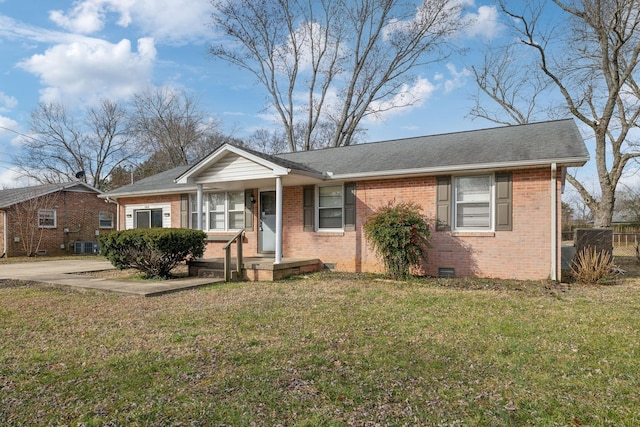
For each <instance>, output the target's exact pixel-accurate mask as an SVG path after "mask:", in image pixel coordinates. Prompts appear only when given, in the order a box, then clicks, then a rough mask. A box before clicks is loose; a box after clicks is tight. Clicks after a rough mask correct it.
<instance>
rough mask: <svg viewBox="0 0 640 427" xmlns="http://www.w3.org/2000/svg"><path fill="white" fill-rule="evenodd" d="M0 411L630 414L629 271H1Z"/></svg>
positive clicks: (17, 421) (409, 416) (633, 364)
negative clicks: (542, 275) (165, 286)
mask: <svg viewBox="0 0 640 427" xmlns="http://www.w3.org/2000/svg"><path fill="white" fill-rule="evenodd" d="M0 301H2V304H1V305H0V330H2V339H1V340H0V420H2V422H3V425H7V426H21V425H87V426H88V425H141V426H142V425H145V426H146V425H234V426H235V425H238V426H244V425H246V426H249V425H258V426H269V425H286V426H294V425H296V426H329V425H333V426H337V425H340V426H343V425H345V426H346V425H390V426H400V425H447V426H449V425H491V426H511V425H517V426H520V425H538V426H579V425H592V426H602V425H615V426H625V425H626V426H632V425H640V412H639V411H638V408H640V394H638V389H639V388H640V380H639V379H640V364H639V363H638V360H639V359H640V316H638V301H640V282H639V281H638V280H637V279H635V280H634V279H628V278H625V279H624V280H623V281H622V282H621V284H619V285H613V286H597V285H595V286H580V285H573V286H572V287H569V286H567V285H556V284H553V283H546V282H516V281H495V280H489V279H483V280H474V279H446V280H445V279H421V280H416V281H412V282H406V283H403V282H392V281H381V280H376V278H375V277H371V276H353V275H335V274H333V275H324V274H320V275H313V276H310V277H308V278H307V279H299V280H290V281H282V282H275V283H260V284H255V283H236V284H225V285H218V286H212V287H210V288H205V289H201V290H194V291H187V292H181V293H175V294H168V295H165V296H162V297H156V298H132V297H129V296H122V295H115V294H103V293H97V292H95V293H93V292H90V293H81V292H75V291H70V290H63V289H56V288H50V287H49V288H47V287H44V286H35V285H26V284H20V283H4V284H0Z"/></svg>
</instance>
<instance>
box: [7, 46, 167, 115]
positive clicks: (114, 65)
mask: <svg viewBox="0 0 640 427" xmlns="http://www.w3.org/2000/svg"><path fill="white" fill-rule="evenodd" d="M155 59H156V49H155V45H154V41H153V39H149V38H142V39H139V40H138V51H137V53H136V52H133V51H132V50H131V42H130V41H129V40H126V39H123V40H121V41H120V42H119V43H117V44H112V43H108V42H105V41H102V40H97V39H86V40H85V41H83V42H74V43H70V44H58V45H55V46H53V47H51V48H50V49H47V51H46V52H45V53H43V54H38V55H33V56H32V57H31V58H29V59H26V60H24V61H22V62H20V63H19V64H18V65H19V66H20V67H21V68H23V69H25V70H27V71H28V72H30V73H33V74H36V75H38V76H39V77H40V80H41V82H42V84H43V85H44V86H45V88H44V89H43V90H41V96H40V99H41V101H44V102H54V101H58V102H65V103H68V102H69V101H70V100H85V101H93V100H96V99H99V98H102V97H107V96H108V97H109V98H111V99H114V98H116V99H117V98H124V97H127V96H129V95H131V94H132V93H134V92H136V91H138V90H140V89H142V88H143V87H145V86H147V85H148V84H149V80H150V77H151V71H152V68H153V64H154V61H155Z"/></svg>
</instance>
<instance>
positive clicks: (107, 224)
mask: <svg viewBox="0 0 640 427" xmlns="http://www.w3.org/2000/svg"><path fill="white" fill-rule="evenodd" d="M98 218H99V219H98V221H99V226H100V228H113V212H100V213H99V215H98Z"/></svg>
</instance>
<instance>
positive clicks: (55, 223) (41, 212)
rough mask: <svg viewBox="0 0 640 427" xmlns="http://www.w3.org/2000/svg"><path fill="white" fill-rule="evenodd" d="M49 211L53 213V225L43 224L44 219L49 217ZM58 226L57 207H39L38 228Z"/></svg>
mask: <svg viewBox="0 0 640 427" xmlns="http://www.w3.org/2000/svg"><path fill="white" fill-rule="evenodd" d="M49 213H53V225H42V220H46V219H48V218H49V216H48V215H47V214H49ZM57 226H58V214H57V212H56V210H55V209H38V228H56V227H57Z"/></svg>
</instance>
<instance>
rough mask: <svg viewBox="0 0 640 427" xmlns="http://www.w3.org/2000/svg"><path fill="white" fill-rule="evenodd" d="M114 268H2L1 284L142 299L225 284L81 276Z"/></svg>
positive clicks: (54, 264)
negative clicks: (32, 284)
mask: <svg viewBox="0 0 640 427" xmlns="http://www.w3.org/2000/svg"><path fill="white" fill-rule="evenodd" d="M113 268H114V267H113V265H111V263H110V262H109V261H104V260H96V259H92V258H82V259H72V260H55V261H38V262H23V263H15V264H0V280H2V279H10V280H22V281H29V282H38V283H45V284H50V285H59V286H69V287H74V288H82V289H93V290H99V291H109V292H118V293H123V294H130V295H140V296H156V295H162V294H166V293H169V292H176V291H180V290H185V289H191V288H195V287H198V286H204V285H209V284H212V283H217V282H221V281H222V279H215V278H210V277H185V278H180V279H172V280H164V281H134V280H116V279H105V278H100V277H92V276H88V275H84V274H77V273H81V272H87V271H100V270H109V269H113Z"/></svg>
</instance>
